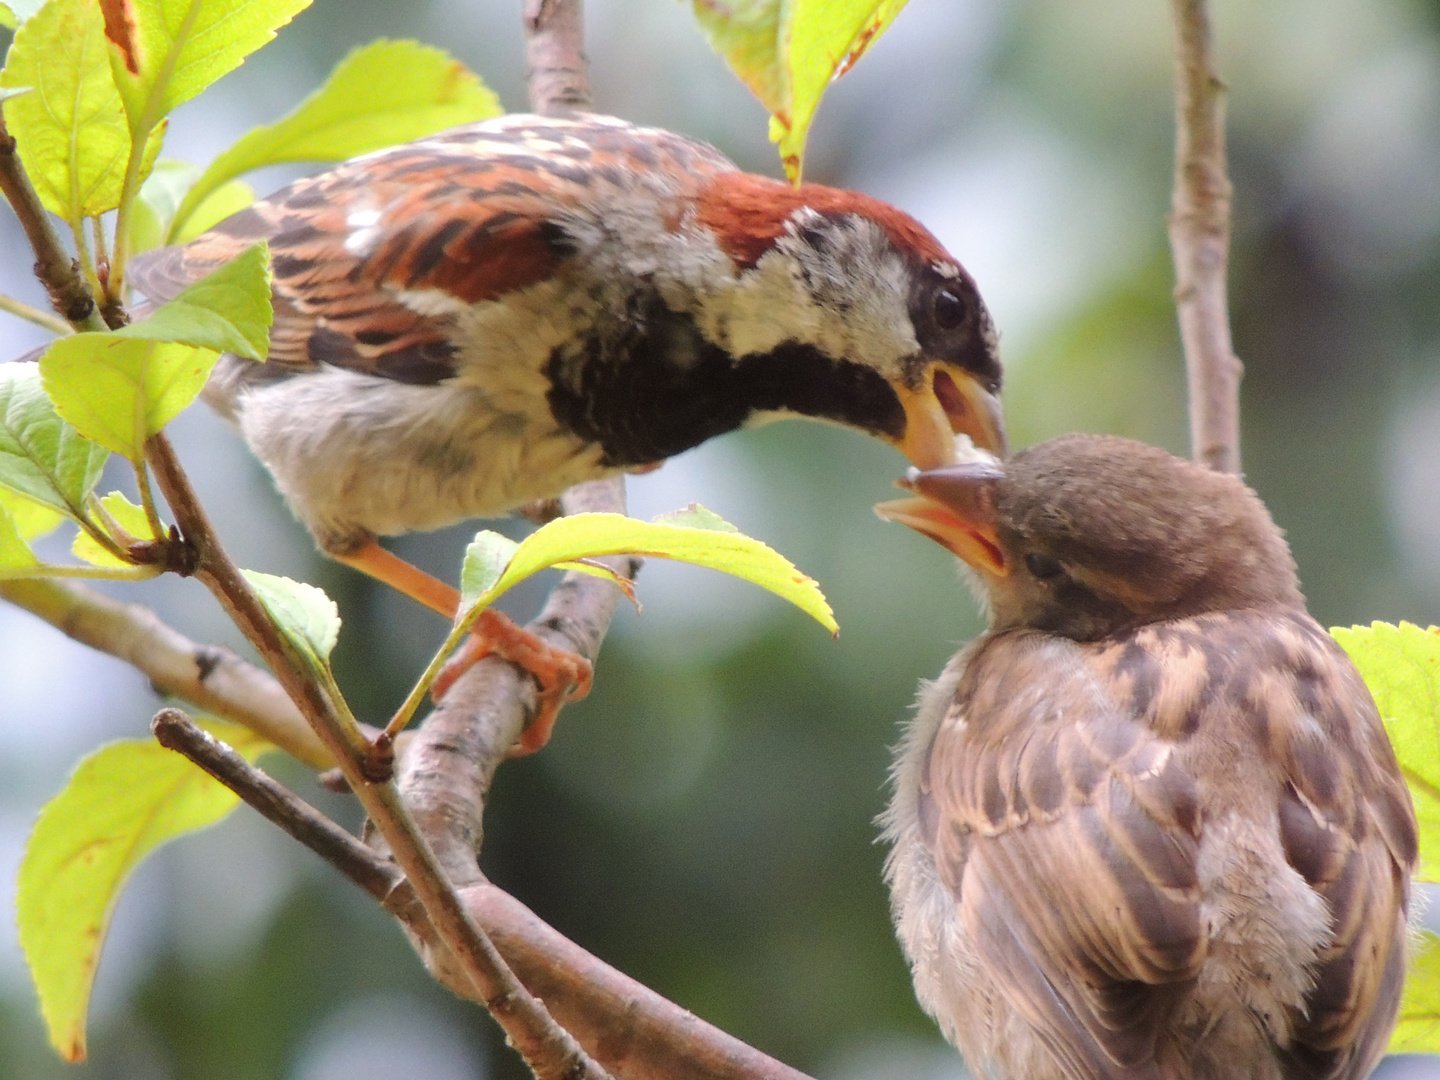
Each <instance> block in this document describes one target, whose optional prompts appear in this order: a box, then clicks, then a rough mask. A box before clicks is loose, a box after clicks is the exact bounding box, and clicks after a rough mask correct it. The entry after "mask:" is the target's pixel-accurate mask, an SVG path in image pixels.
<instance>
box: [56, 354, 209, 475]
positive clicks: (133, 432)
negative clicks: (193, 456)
mask: <svg viewBox="0 0 1440 1080" xmlns="http://www.w3.org/2000/svg"><path fill="white" fill-rule="evenodd" d="M219 356H220V354H219V353H217V352H215V351H214V350H213V349H201V348H195V347H193V346H190V345H177V344H174V343H171V342H162V341H145V340H142V339H140V338H137V337H128V336H121V335H120V334H119V333H114V332H110V333H94V334H73V335H71V336H70V337H67V338H61V339H60V340H58V341H56V342H55V343H54V344H52V345H51V346H50V348H49V349H48V350H47V351H46V353H45V355H44V356H43V357H41V358H40V374H41V376H42V377H43V379H44V382H45V392H46V393H47V394H49V396H50V400H51V401H53V402H54V403H55V408H56V410H57V411H58V412H59V413H60V415H61V416H63V417H64V418H65V419H66V420H68V421H69V422H70V423H71V424H73V425H74V426H75V429H76V430H77V431H79V432H80V434H81V435H83V436H85V437H86V438H89V439H92V440H94V441H95V442H97V443H99V444H100V445H101V446H103V447H105V448H106V449H108V450H113V451H115V453H117V454H123V455H125V456H126V457H127V458H129V459H130V460H131V461H140V460H141V459H142V458H143V457H144V456H145V440H146V439H148V438H149V437H150V436H151V435H154V434H155V433H156V432H158V431H159V430H160V429H161V428H163V427H164V426H165V425H166V424H168V423H169V422H170V421H171V420H173V419H175V417H176V416H178V415H179V414H180V411H181V410H182V409H184V408H185V406H187V405H189V404H190V402H192V401H194V400H195V396H196V395H197V394H198V393H200V390H201V388H202V387H203V386H204V385H205V380H206V379H207V378H208V377H209V375H210V369H211V368H212V367H214V366H215V361H216V360H217V359H219Z"/></svg>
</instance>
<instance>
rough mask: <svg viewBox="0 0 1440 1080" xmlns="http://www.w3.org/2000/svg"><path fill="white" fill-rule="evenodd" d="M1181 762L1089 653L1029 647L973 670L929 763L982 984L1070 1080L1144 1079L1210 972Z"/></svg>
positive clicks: (943, 840)
mask: <svg viewBox="0 0 1440 1080" xmlns="http://www.w3.org/2000/svg"><path fill="white" fill-rule="evenodd" d="M1036 686H1043V687H1044V693H1043V695H1042V694H1037V693H1036V692H1034V690H1033V688H1034V687H1036ZM1027 687H1030V688H1032V689H1030V690H1029V691H1027V689H1026V688H1027ZM962 720H963V723H962V722H961V721H962ZM1170 750H1171V748H1170V746H1169V744H1168V743H1166V742H1165V741H1164V740H1161V739H1159V738H1157V737H1155V736H1154V735H1152V734H1151V733H1150V732H1148V731H1146V730H1145V729H1144V728H1142V727H1141V726H1140V725H1138V724H1136V723H1134V722H1133V721H1132V720H1130V719H1129V718H1127V717H1126V716H1124V715H1122V714H1121V713H1120V712H1119V711H1118V710H1117V709H1116V708H1115V706H1114V704H1113V702H1112V701H1111V700H1110V699H1109V698H1108V697H1107V696H1106V694H1105V693H1104V692H1103V690H1102V689H1101V688H1100V687H1099V686H1098V684H1097V683H1096V680H1095V677H1094V674H1093V672H1092V671H1091V670H1090V669H1089V668H1088V667H1087V666H1086V663H1085V658H1084V654H1083V653H1082V651H1081V650H1080V649H1079V648H1078V647H1077V646H1075V645H1074V644H1073V643H1069V642H1065V641H1063V640H1061V639H1058V638H1053V637H1048V636H1046V635H1041V634H1035V633H1028V632H1019V633H1011V634H1002V635H998V636H997V637H995V638H993V639H991V640H990V641H989V642H988V643H987V644H986V645H985V647H983V648H982V649H980V650H979V651H978V652H977V653H976V654H975V655H974V657H973V658H972V660H971V662H970V664H969V665H968V667H967V669H966V673H965V677H964V679H963V680H962V681H961V684H960V687H959V689H958V691H957V693H956V696H955V700H954V702H953V703H952V706H951V713H950V716H949V717H947V720H946V722H945V723H944V724H942V725H941V728H940V731H939V733H938V735H937V736H936V741H935V743H934V745H933V746H932V749H931V758H930V768H929V781H930V784H929V787H930V791H931V792H932V793H933V795H932V796H931V797H932V798H934V799H935V800H937V801H938V802H939V804H940V805H939V815H938V818H939V820H940V821H941V822H944V823H946V825H947V826H948V830H945V829H942V832H941V834H940V835H937V837H936V838H935V848H936V858H937V862H938V864H939V866H940V869H941V875H942V877H943V878H944V879H945V880H946V883H947V884H948V885H949V887H950V889H951V891H952V892H953V893H954V895H955V896H956V898H957V900H958V902H959V911H960V917H961V920H962V922H963V923H964V924H965V926H966V927H967V929H969V931H970V932H971V933H972V934H973V935H974V937H975V940H976V942H977V946H978V948H979V951H980V954H981V957H982V962H983V963H984V964H985V965H986V969H987V970H986V975H987V976H988V977H989V978H991V979H994V980H995V981H997V982H998V983H1000V984H1001V985H1002V986H1003V987H1004V988H1005V991H1004V992H1005V996H1006V997H1007V998H1008V999H1009V1000H1011V1001H1012V1003H1014V1004H1015V1005H1016V1006H1017V1007H1018V1008H1019V1009H1020V1010H1021V1011H1022V1013H1023V1014H1024V1015H1025V1016H1026V1017H1027V1019H1028V1020H1029V1021H1030V1022H1031V1023H1032V1024H1033V1025H1034V1026H1035V1027H1036V1029H1037V1030H1038V1031H1039V1032H1040V1033H1041V1036H1042V1038H1043V1039H1044V1040H1045V1041H1046V1042H1047V1044H1048V1045H1050V1047H1051V1048H1052V1051H1053V1052H1054V1053H1055V1054H1056V1056H1057V1057H1058V1058H1060V1059H1061V1060H1063V1061H1066V1062H1068V1063H1069V1065H1070V1068H1071V1070H1072V1072H1073V1073H1074V1075H1076V1076H1085V1077H1094V1078H1104V1080H1111V1078H1119V1077H1127V1078H1129V1077H1136V1076H1141V1075H1149V1073H1148V1072H1143V1071H1136V1070H1144V1069H1146V1068H1153V1067H1154V1061H1153V1054H1154V1046H1155V1039H1156V1034H1157V1032H1158V1030H1159V1027H1160V1025H1161V1024H1162V1023H1163V1022H1164V1021H1165V1020H1166V1019H1167V1017H1168V1016H1169V1013H1170V1010H1171V1007H1172V1005H1173V1002H1174V1000H1175V998H1176V997H1177V992H1178V990H1179V988H1180V987H1181V986H1182V985H1183V984H1185V983H1186V982H1187V981H1188V980H1191V979H1193V978H1194V977H1195V975H1196V973H1197V972H1198V970H1199V967H1200V964H1201V963H1202V962H1203V960H1204V957H1205V941H1204V938H1203V936H1202V934H1201V927H1200V918H1199V906H1198V888H1197V879H1196V871H1195V856H1196V841H1197V837H1198V818H1197V813H1196V789H1195V785H1194V781H1193V779H1192V778H1191V777H1190V776H1189V775H1188V773H1186V772H1185V771H1184V770H1183V769H1182V768H1181V767H1180V766H1179V764H1178V762H1176V760H1175V759H1174V757H1173V756H1172V754H1171V752H1170ZM947 831H948V833H949V834H950V835H947V834H946V833H947ZM961 834H963V837H964V839H963V842H961V840H960V836H961ZM1060 890H1064V891H1063V893H1061V892H1060ZM1057 898H1063V900H1064V903H1056V902H1055V901H1056V899H1057ZM1137 983H1140V984H1152V985H1155V986H1161V987H1171V988H1174V989H1175V991H1176V992H1172V991H1171V990H1160V991H1158V992H1151V993H1136V984H1137ZM1146 1063H1148V1066H1147V1064H1146ZM1157 1075H1158V1074H1157Z"/></svg>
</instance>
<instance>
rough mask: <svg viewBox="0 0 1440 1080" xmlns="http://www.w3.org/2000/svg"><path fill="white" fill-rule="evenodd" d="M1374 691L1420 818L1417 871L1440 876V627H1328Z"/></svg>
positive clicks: (1439, 878) (1434, 878)
mask: <svg viewBox="0 0 1440 1080" xmlns="http://www.w3.org/2000/svg"><path fill="white" fill-rule="evenodd" d="M1330 633H1331V634H1333V635H1334V636H1335V640H1336V641H1338V642H1340V644H1341V646H1343V647H1344V649H1345V651H1346V652H1347V653H1349V654H1350V659H1351V660H1353V661H1355V666H1356V667H1357V668H1359V669H1360V674H1361V676H1362V677H1363V678H1364V679H1365V685H1366V686H1368V687H1369V688H1370V693H1371V694H1373V695H1374V697H1375V704H1376V705H1377V706H1378V707H1379V709H1380V715H1381V716H1382V717H1384V719H1385V729H1386V731H1388V732H1389V734H1390V742H1391V743H1392V744H1393V745H1394V747H1395V756H1396V757H1397V758H1399V760H1400V770H1401V772H1403V773H1404V774H1405V780H1406V782H1407V783H1408V784H1409V785H1410V795H1411V797H1412V798H1413V799H1414V800H1415V816H1416V818H1417V819H1418V820H1419V823H1420V865H1419V867H1418V869H1417V870H1416V875H1415V876H1416V877H1418V878H1419V879H1420V880H1422V881H1440V630H1437V629H1436V628H1435V627H1433V626H1432V627H1430V629H1428V630H1422V629H1420V627H1418V626H1415V625H1414V624H1413V623H1407V622H1402V623H1401V624H1400V625H1399V626H1392V625H1390V624H1389V623H1382V622H1377V623H1372V624H1371V625H1370V626H1352V627H1349V628H1348V629H1347V628H1345V627H1338V626H1337V627H1332V628H1331V630H1330Z"/></svg>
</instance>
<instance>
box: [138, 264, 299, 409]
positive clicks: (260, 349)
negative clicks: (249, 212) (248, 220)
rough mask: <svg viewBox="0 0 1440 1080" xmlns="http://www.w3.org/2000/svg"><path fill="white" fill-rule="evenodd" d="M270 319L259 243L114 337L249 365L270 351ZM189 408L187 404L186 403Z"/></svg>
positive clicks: (266, 271) (267, 274)
mask: <svg viewBox="0 0 1440 1080" xmlns="http://www.w3.org/2000/svg"><path fill="white" fill-rule="evenodd" d="M273 317H274V311H273V309H272V308H271V305H270V248H269V246H268V245H267V244H265V243H264V242H263V241H262V242H260V243H258V244H256V245H255V246H254V247H252V248H248V249H247V250H245V251H244V252H242V253H241V254H239V255H237V256H235V258H233V259H231V260H230V261H229V262H227V263H225V264H224V265H223V266H221V267H220V268H219V269H217V270H213V271H211V272H210V273H209V274H206V275H205V276H204V277H203V278H201V279H200V280H199V281H197V282H195V283H194V284H193V285H188V286H186V287H185V289H184V290H183V291H182V292H181V293H180V294H179V295H178V296H176V297H175V298H174V299H173V300H171V301H169V302H168V303H166V304H162V305H161V306H160V307H158V308H156V309H155V311H154V312H153V313H152V314H151V315H150V317H149V318H146V319H141V320H140V321H139V322H134V323H131V324H130V325H129V326H126V327H124V328H123V329H120V330H116V331H115V332H114V333H115V336H116V337H124V338H137V339H142V340H145V341H170V342H178V343H180V344H182V345H192V346H195V347H197V348H201V349H213V350H214V351H215V352H231V353H235V354H236V355H237V356H243V357H245V358H247V359H249V360H264V359H265V354H266V352H267V351H268V350H269V347H270V322H271V320H272V318H273ZM208 374H209V369H208V368H207V369H206V375H207V376H208ZM203 385H204V380H203V379H202V380H201V382H200V385H199V386H196V387H195V393H197V394H198V393H199V392H200V387H201V386H203ZM193 399H194V394H192V395H191V400H193ZM188 404H190V401H186V402H185V405H188ZM180 408H184V405H182V406H180ZM175 411H176V412H179V411H180V410H179V409H176V410H175ZM172 415H173V414H172ZM155 430H157V431H158V430H159V429H158V428H156V429H155ZM150 434H152V435H153V434H154V431H152V432H150Z"/></svg>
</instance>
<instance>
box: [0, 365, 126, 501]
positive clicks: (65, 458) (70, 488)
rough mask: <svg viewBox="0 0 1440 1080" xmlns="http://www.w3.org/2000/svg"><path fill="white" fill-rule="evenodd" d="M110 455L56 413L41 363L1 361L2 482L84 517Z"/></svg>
mask: <svg viewBox="0 0 1440 1080" xmlns="http://www.w3.org/2000/svg"><path fill="white" fill-rule="evenodd" d="M107 457H109V454H107V453H106V452H105V450H104V449H103V448H102V447H100V446H97V445H96V444H95V443H93V442H90V441H89V440H87V439H85V438H84V437H83V436H81V434H80V433H79V432H78V431H76V430H75V428H74V427H72V426H71V425H70V424H68V423H66V422H65V420H64V419H62V418H61V416H60V414H59V413H58V412H56V410H55V406H54V405H52V404H51V403H50V399H49V398H48V397H46V396H45V390H44V388H43V387H42V386H41V379H40V370H39V367H38V365H36V364H0V486H4V487H7V488H9V489H11V490H12V491H15V492H18V493H19V494H21V495H25V496H28V497H29V498H31V499H33V500H35V501H36V502H38V503H41V504H42V505H44V506H48V507H50V509H52V510H54V511H56V512H57V513H61V514H64V515H65V516H66V517H68V518H79V517H81V516H83V514H84V507H85V496H87V495H89V494H90V492H91V491H92V490H94V488H95V485H96V484H97V483H98V482H99V480H100V470H101V469H103V468H104V467H105V459H106V458H107Z"/></svg>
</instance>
